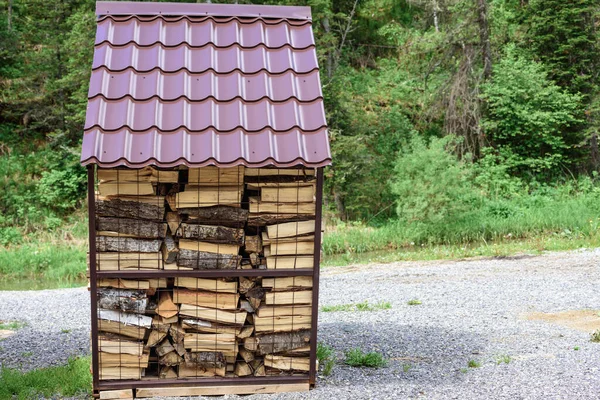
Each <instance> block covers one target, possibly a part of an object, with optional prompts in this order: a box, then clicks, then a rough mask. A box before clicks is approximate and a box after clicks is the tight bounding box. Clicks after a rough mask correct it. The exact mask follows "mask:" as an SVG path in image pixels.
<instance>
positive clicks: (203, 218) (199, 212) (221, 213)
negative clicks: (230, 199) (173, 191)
mask: <svg viewBox="0 0 600 400" xmlns="http://www.w3.org/2000/svg"><path fill="white" fill-rule="evenodd" d="M177 211H178V212H179V213H180V214H184V215H188V216H189V217H190V219H189V220H188V221H187V222H188V223H191V222H197V223H202V224H206V225H222V226H229V227H234V228H241V227H243V226H244V224H245V223H246V221H247V220H248V210H244V209H242V208H238V207H228V206H214V207H194V208H179V209H178V210H177Z"/></svg>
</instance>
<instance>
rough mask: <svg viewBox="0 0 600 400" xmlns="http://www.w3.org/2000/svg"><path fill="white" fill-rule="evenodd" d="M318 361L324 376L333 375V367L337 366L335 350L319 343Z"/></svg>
mask: <svg viewBox="0 0 600 400" xmlns="http://www.w3.org/2000/svg"><path fill="white" fill-rule="evenodd" d="M317 360H319V366H320V367H321V371H322V373H323V376H329V375H331V372H332V371H333V367H334V366H335V354H334V351H333V348H332V347H331V346H329V345H326V344H324V343H321V342H318V343H317Z"/></svg>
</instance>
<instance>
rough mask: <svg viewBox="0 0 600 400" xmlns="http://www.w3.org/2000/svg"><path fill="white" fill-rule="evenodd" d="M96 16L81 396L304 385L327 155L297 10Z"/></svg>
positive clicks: (211, 7) (303, 14)
mask: <svg viewBox="0 0 600 400" xmlns="http://www.w3.org/2000/svg"><path fill="white" fill-rule="evenodd" d="M96 13H97V17H98V18H97V33H96V41H95V45H94V58H93V65H92V74H91V79H90V88H89V102H88V108H87V116H86V123H85V128H84V135H83V145H82V155H81V163H82V164H83V165H85V166H87V170H88V190H89V198H88V204H89V232H90V233H89V240H90V251H89V276H90V291H91V326H92V332H91V337H92V371H93V386H94V393H95V395H96V396H99V397H100V398H101V399H112V398H133V397H136V398H143V397H152V396H193V395H220V394H251V393H272V392H281V391H302V390H308V389H309V388H310V386H311V385H314V383H315V378H316V372H317V365H316V347H317V346H316V345H317V308H318V307H317V306H318V288H319V262H320V255H321V251H320V246H321V205H322V192H323V167H325V166H327V165H329V164H330V163H331V155H330V149H329V142H328V132H327V126H326V121H325V112H324V107H323V97H322V91H321V84H320V80H319V69H318V64H317V53H316V50H315V43H314V37H313V33H312V22H311V14H310V8H309V7H281V6H277V7H276V6H252V5H222V4H185V3H139V2H98V3H97V6H96Z"/></svg>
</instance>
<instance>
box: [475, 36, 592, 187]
mask: <svg viewBox="0 0 600 400" xmlns="http://www.w3.org/2000/svg"><path fill="white" fill-rule="evenodd" d="M482 98H483V99H484V100H485V101H486V104H487V107H488V115H487V117H486V118H485V120H484V123H483V126H484V128H485V130H486V132H487V134H488V135H489V138H490V140H491V141H492V143H493V144H494V146H495V148H496V150H497V152H498V157H499V159H500V161H501V162H502V164H503V165H505V166H506V167H507V168H508V171H510V172H511V173H513V174H517V175H521V176H523V175H526V176H527V175H529V176H536V174H541V176H549V175H553V174H556V172H558V171H560V169H559V167H560V165H561V164H563V163H568V162H569V160H568V158H567V155H568V150H570V149H573V147H574V146H575V145H578V144H579V142H580V141H581V140H582V139H583V137H582V136H581V135H580V136H579V137H578V138H576V139H573V138H567V137H565V136H564V134H563V132H564V131H565V129H566V128H568V127H570V126H573V125H575V124H578V123H580V122H581V119H580V115H579V110H580V107H581V104H580V101H581V97H580V96H579V95H573V94H569V93H567V92H566V91H564V90H562V89H561V88H560V87H559V86H556V85H555V84H554V83H553V82H552V81H551V80H549V79H548V77H547V74H546V72H545V71H544V67H543V66H542V65H541V64H538V63H536V62H534V61H531V60H528V59H527V58H526V57H524V56H522V55H518V54H517V53H516V50H515V49H514V48H512V47H509V48H508V50H507V53H506V56H505V57H504V58H502V60H500V62H498V63H497V64H496V66H495V69H494V76H493V79H492V81H491V82H489V83H486V84H484V85H482Z"/></svg>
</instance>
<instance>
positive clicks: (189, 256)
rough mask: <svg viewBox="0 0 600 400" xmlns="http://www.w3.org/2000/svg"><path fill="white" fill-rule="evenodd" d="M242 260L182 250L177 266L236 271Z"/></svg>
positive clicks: (235, 257)
mask: <svg viewBox="0 0 600 400" xmlns="http://www.w3.org/2000/svg"><path fill="white" fill-rule="evenodd" d="M241 260H242V256H239V255H233V254H215V253H207V252H203V251H194V250H184V249H180V250H179V258H178V259H177V265H179V266H182V267H188V268H193V269H236V268H237V267H238V265H239V264H240V261H241Z"/></svg>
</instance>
